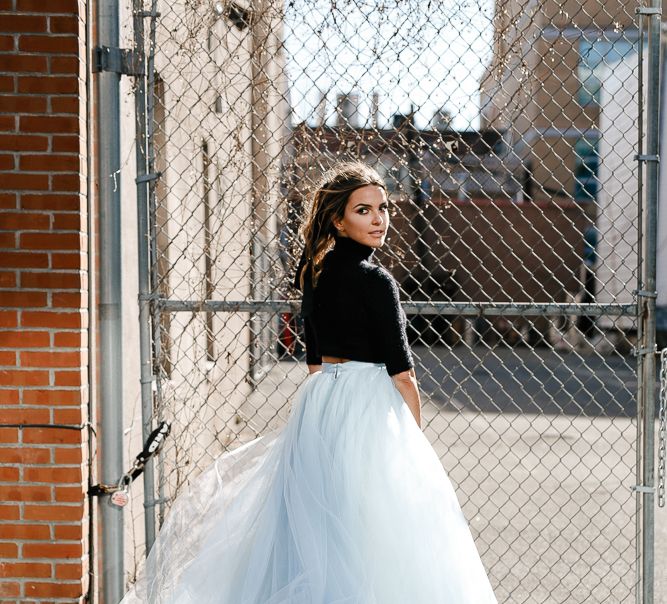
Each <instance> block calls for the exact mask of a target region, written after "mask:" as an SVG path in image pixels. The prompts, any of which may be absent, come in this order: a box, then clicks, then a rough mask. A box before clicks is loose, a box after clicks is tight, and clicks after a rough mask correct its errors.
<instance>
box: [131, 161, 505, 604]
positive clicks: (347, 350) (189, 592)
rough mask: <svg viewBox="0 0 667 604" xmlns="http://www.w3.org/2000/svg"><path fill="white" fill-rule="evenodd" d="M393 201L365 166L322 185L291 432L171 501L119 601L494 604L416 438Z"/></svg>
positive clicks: (241, 455) (308, 224) (315, 209)
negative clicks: (383, 262) (303, 374)
mask: <svg viewBox="0 0 667 604" xmlns="http://www.w3.org/2000/svg"><path fill="white" fill-rule="evenodd" d="M388 205H389V203H388V200H387V193H386V189H385V186H384V183H383V182H382V180H381V179H380V177H379V176H378V174H377V173H376V172H375V171H374V170H372V169H370V168H369V167H367V166H365V165H364V164H359V163H346V164H341V165H339V166H338V167H336V168H335V169H334V170H333V171H332V172H330V173H329V174H327V175H326V176H325V178H324V180H323V183H322V184H321V186H320V187H319V188H318V190H317V192H316V193H315V195H314V197H313V200H312V205H311V207H310V211H309V215H308V217H307V219H306V220H305V222H304V226H303V228H302V234H303V237H304V240H305V247H304V252H303V255H302V257H301V260H300V262H299V266H298V269H297V273H296V277H295V285H297V286H298V287H299V288H300V289H302V290H303V302H302V315H303V318H304V326H305V335H306V362H307V364H308V368H309V373H310V375H309V376H308V378H307V379H306V380H305V382H304V383H303V384H302V385H301V386H300V387H299V389H298V391H297V393H296V395H295V398H294V401H293V407H292V410H291V413H290V417H289V420H288V421H287V424H286V425H285V426H284V427H283V428H281V429H279V430H277V431H275V432H272V433H270V434H267V435H264V436H262V437H260V438H258V439H255V440H254V441H252V442H250V443H247V444H246V445H243V446H241V447H240V448H238V449H236V450H234V451H232V452H229V453H226V454H223V455H222V456H220V458H218V460H217V461H216V462H215V463H214V464H213V465H212V466H211V467H210V468H208V469H207V470H206V471H205V472H204V473H202V475H201V476H200V477H199V478H198V479H197V482H196V484H195V488H192V489H191V490H190V491H189V492H188V493H187V494H184V495H182V496H180V497H179V498H178V499H177V500H176V501H175V502H174V504H173V506H172V509H171V511H170V514H169V516H168V518H167V521H166V522H165V524H164V526H163V528H162V530H161V532H160V534H159V536H158V540H157V541H156V544H155V546H154V547H153V550H152V551H151V554H150V556H149V558H148V560H147V571H146V574H145V576H144V577H143V578H141V579H140V580H139V582H138V583H137V586H136V588H135V589H133V590H132V591H131V592H130V593H128V595H127V596H126V598H125V599H124V600H123V602H137V601H139V602H142V601H146V602H160V603H162V602H178V603H195V602H196V603H198V604H201V603H204V602H218V603H222V604H488V603H494V602H496V599H495V597H494V595H493V592H492V589H491V586H490V584H489V581H488V579H487V576H486V573H485V571H484V568H483V566H482V563H481V561H480V558H479V556H478V553H477V550H476V549H475V545H474V543H473V540H472V537H471V535H470V531H469V529H468V525H467V523H466V521H465V518H464V517H463V514H462V512H461V509H460V507H459V504H458V501H457V499H456V495H455V493H454V491H453V489H452V487H451V484H450V482H449V479H448V478H447V476H446V474H445V472H444V470H443V468H442V465H441V464H440V460H439V459H438V457H437V455H436V454H435V452H434V450H433V448H432V447H431V445H430V444H429V443H428V441H427V439H426V437H425V436H424V435H423V433H422V432H421V429H420V422H421V418H420V399H419V391H418V388H417V383H416V380H415V372H414V361H413V358H412V355H411V352H410V349H409V347H408V344H407V339H406V335H405V314H404V313H403V311H402V309H401V306H400V303H399V296H398V286H397V285H396V282H395V280H394V279H393V278H392V277H391V275H390V274H389V273H388V272H387V271H386V270H385V269H383V268H381V267H379V266H378V265H377V264H375V263H374V262H373V261H372V256H373V253H374V251H375V249H377V248H379V247H381V246H382V245H383V244H384V242H385V238H386V235H387V228H388V225H389V212H388Z"/></svg>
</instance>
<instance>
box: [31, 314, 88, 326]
mask: <svg viewBox="0 0 667 604" xmlns="http://www.w3.org/2000/svg"><path fill="white" fill-rule="evenodd" d="M81 322H82V321H81V315H80V313H78V312H40V311H24V312H23V313H21V326H22V327H54V328H60V329H76V328H80V327H81Z"/></svg>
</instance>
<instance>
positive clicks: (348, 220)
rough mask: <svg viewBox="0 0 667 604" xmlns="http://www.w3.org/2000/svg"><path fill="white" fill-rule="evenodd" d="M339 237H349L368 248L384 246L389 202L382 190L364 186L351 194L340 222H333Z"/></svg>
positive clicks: (374, 186)
mask: <svg viewBox="0 0 667 604" xmlns="http://www.w3.org/2000/svg"><path fill="white" fill-rule="evenodd" d="M334 226H335V227H336V229H337V231H338V235H339V236H340V237H349V238H350V239H354V240H355V241H357V242H358V243H362V244H363V245H367V246H369V247H380V246H382V245H383V244H384V241H385V239H386V237H387V229H388V228H389V202H388V201H387V195H386V193H385V192H384V189H382V188H381V187H378V186H376V185H366V186H364V187H360V188H359V189H356V190H355V191H353V192H352V194H351V195H350V197H349V199H348V200H347V205H346V206H345V214H344V216H343V219H342V220H338V219H336V220H334Z"/></svg>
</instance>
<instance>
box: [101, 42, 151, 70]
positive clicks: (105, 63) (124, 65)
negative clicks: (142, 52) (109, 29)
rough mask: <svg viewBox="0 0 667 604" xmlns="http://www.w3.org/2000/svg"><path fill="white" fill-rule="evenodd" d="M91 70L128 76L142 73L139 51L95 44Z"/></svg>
mask: <svg viewBox="0 0 667 604" xmlns="http://www.w3.org/2000/svg"><path fill="white" fill-rule="evenodd" d="M93 71H94V72H100V71H110V72H112V73H120V74H122V75H129V76H141V75H144V73H143V70H142V68H141V60H140V56H139V53H137V52H135V51H134V50H130V49H128V48H114V47H112V46H96V47H95V48H94V49H93Z"/></svg>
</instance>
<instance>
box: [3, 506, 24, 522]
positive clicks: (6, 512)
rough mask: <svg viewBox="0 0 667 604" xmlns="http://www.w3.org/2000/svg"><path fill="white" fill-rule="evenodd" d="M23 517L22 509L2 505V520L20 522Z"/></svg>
mask: <svg viewBox="0 0 667 604" xmlns="http://www.w3.org/2000/svg"><path fill="white" fill-rule="evenodd" d="M20 517H21V508H19V506H18V505H10V504H5V503H3V504H0V520H18V519H19V518H20Z"/></svg>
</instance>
